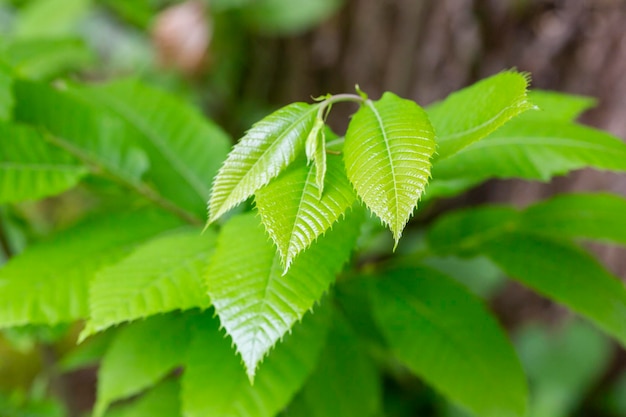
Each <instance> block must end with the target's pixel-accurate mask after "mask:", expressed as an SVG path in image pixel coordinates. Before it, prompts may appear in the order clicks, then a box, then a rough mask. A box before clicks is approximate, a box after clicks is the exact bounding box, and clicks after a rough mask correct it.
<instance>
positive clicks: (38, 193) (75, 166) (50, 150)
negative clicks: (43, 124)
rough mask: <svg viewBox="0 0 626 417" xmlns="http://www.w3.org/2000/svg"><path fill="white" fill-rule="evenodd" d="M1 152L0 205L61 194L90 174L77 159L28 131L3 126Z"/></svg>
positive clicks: (0, 132)
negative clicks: (0, 191)
mask: <svg viewBox="0 0 626 417" xmlns="http://www.w3.org/2000/svg"><path fill="white" fill-rule="evenodd" d="M0 151H1V152H0V189H1V190H2V193H1V194H0V204H2V203H15V202H18V201H24V200H34V199H38V198H43V197H47V196H51V195H55V194H59V193H61V192H63V191H65V190H68V189H70V188H72V187H74V186H75V185H76V184H77V183H78V181H80V179H81V178H82V177H83V176H84V175H85V174H87V168H86V167H84V166H82V165H81V164H80V163H79V162H78V161H76V159H75V158H73V157H72V156H70V155H68V154H67V153H65V152H63V151H61V150H60V149H58V148H55V147H53V146H52V145H50V144H48V143H47V142H45V141H44V139H43V138H42V137H41V135H40V134H39V133H38V132H37V131H35V130H32V129H28V128H26V127H21V126H17V125H11V124H8V123H4V122H0Z"/></svg>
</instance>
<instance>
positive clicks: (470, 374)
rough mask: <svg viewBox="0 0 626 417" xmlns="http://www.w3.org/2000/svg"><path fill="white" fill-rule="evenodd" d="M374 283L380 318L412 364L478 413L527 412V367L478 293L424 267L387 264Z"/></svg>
mask: <svg viewBox="0 0 626 417" xmlns="http://www.w3.org/2000/svg"><path fill="white" fill-rule="evenodd" d="M376 284H377V285H376V287H375V291H374V297H373V298H374V307H375V309H374V315H375V317H376V319H377V321H378V326H379V328H380V329H381V331H382V332H383V334H384V335H385V336H386V338H387V341H388V342H389V345H390V346H391V349H392V351H393V352H394V354H395V355H396V356H397V357H398V358H399V359H400V360H401V361H402V362H403V363H404V364H406V365H407V366H408V367H409V369H411V371H413V372H414V373H415V374H416V375H418V376H420V377H422V378H423V379H424V380H425V381H426V382H427V383H429V384H431V385H432V386H434V387H435V388H436V389H437V390H438V391H440V392H442V393H443V394H444V395H446V396H447V397H448V398H450V399H451V400H452V401H454V402H457V403H458V404H460V405H462V406H464V407H465V408H467V409H469V410H471V411H473V412H474V413H475V414H476V415H478V416H482V417H505V416H519V417H522V416H524V415H525V411H526V401H527V387H526V380H525V377H524V373H523V371H522V369H521V366H520V364H519V361H518V359H517V357H516V355H515V352H514V350H513V347H512V346H511V345H510V343H509V341H508V339H507V337H506V335H505V333H504V332H503V331H502V329H501V328H500V327H499V325H498V322H497V321H496V319H495V318H494V317H493V316H492V315H491V314H490V313H489V311H488V310H487V309H486V307H485V306H483V304H482V303H481V302H480V301H479V300H478V299H475V298H474V297H473V296H472V295H471V294H470V293H469V292H467V291H466V290H465V289H463V288H462V287H461V286H460V285H459V284H457V283H455V282H454V281H452V280H451V279H450V278H448V277H446V276H445V275H443V274H441V273H439V272H436V271H434V270H431V269H428V268H424V267H419V268H411V269H398V270H391V271H386V272H385V275H384V277H381V278H379V279H378V280H377V282H376Z"/></svg>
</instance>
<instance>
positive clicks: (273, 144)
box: [209, 103, 319, 223]
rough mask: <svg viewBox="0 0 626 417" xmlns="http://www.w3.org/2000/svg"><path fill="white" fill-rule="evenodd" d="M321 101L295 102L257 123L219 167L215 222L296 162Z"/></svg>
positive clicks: (214, 196)
mask: <svg viewBox="0 0 626 417" xmlns="http://www.w3.org/2000/svg"><path fill="white" fill-rule="evenodd" d="M318 107H319V104H314V105H312V104H306V103H293V104H290V105H288V106H286V107H283V108H282V109H279V110H277V111H275V112H274V113H272V114H270V115H269V116H267V117H266V118H265V119H263V120H261V121H260V122H257V123H256V124H255V125H254V126H253V127H252V129H250V130H249V131H248V132H247V133H246V135H245V136H244V137H243V138H242V139H241V141H240V142H239V143H238V144H237V145H235V147H234V148H233V150H232V151H231V152H230V154H229V155H228V159H227V160H226V162H224V165H222V167H221V168H220V170H219V173H218V175H217V177H216V178H215V183H214V184H213V194H212V195H211V200H210V201H209V223H211V222H214V221H215V220H217V219H218V218H219V217H220V216H222V215H223V214H224V213H226V212H227V211H228V210H230V209H231V208H233V207H235V206H236V205H237V204H239V203H241V202H242V201H244V200H246V199H247V198H248V197H250V196H251V195H252V194H254V193H255V192H256V191H257V190H258V189H259V188H261V187H263V186H264V185H267V183H269V182H270V180H271V179H273V178H275V177H276V176H277V175H278V174H280V172H281V171H282V170H283V169H285V168H286V167H287V165H289V164H290V163H291V162H293V161H294V160H295V158H296V156H297V155H298V154H299V153H300V152H302V150H303V149H304V143H305V141H306V137H307V135H308V134H309V132H310V131H311V129H313V125H314V123H315V117H316V115H317V110H318Z"/></svg>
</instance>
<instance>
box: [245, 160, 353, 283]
mask: <svg viewBox="0 0 626 417" xmlns="http://www.w3.org/2000/svg"><path fill="white" fill-rule="evenodd" d="M316 171H317V168H316V167H315V164H309V165H307V164H306V162H305V161H304V159H303V158H301V159H299V160H297V161H296V162H294V164H293V165H292V166H291V167H289V168H288V169H287V170H286V171H285V172H283V173H282V174H281V175H279V176H278V178H276V179H275V180H274V181H272V182H270V183H269V184H268V185H266V186H265V187H263V188H261V189H260V190H258V191H257V193H256V197H255V203H256V207H257V209H258V211H259V214H260V215H261V221H262V222H263V225H264V226H265V229H266V230H267V232H268V234H269V235H270V237H271V238H272V240H273V241H274V243H275V244H276V246H277V248H278V251H279V253H280V255H281V259H282V262H283V265H284V267H285V271H287V270H288V269H289V267H290V266H291V263H292V262H293V260H294V259H295V258H296V256H297V255H298V254H299V253H301V252H302V251H304V250H305V249H307V248H308V247H309V246H310V245H311V244H312V243H313V242H314V241H315V240H316V239H317V238H318V237H319V236H321V235H323V234H324V233H326V231H327V230H328V229H330V228H331V227H332V226H333V224H334V223H335V222H337V221H338V220H339V219H340V218H341V217H342V216H343V215H344V214H345V212H346V210H348V208H349V207H351V206H352V204H353V203H354V202H355V200H356V195H355V194H354V191H353V189H352V185H350V182H349V181H348V178H347V177H346V174H345V171H344V168H343V161H342V158H341V157H340V156H339V155H329V156H328V173H327V174H328V175H327V178H326V181H327V183H328V185H327V187H326V190H325V192H324V193H323V195H322V196H321V198H320V197H319V196H318V192H319V186H318V185H317V184H316Z"/></svg>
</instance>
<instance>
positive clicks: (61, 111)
mask: <svg viewBox="0 0 626 417" xmlns="http://www.w3.org/2000/svg"><path fill="white" fill-rule="evenodd" d="M14 91H15V96H16V105H15V118H16V119H17V120H19V121H22V122H25V123H30V124H33V125H36V126H39V127H43V128H45V129H46V130H47V131H49V132H50V133H51V134H52V136H51V137H50V138H49V139H50V140H51V141H52V142H53V143H55V144H57V145H60V146H61V147H64V148H66V149H68V150H70V151H71V153H73V154H75V155H80V156H81V157H82V158H83V159H86V160H88V161H89V162H91V163H93V164H94V165H96V166H98V167H103V168H104V169H106V170H108V171H109V172H111V173H113V174H114V175H116V176H117V177H119V178H121V179H123V180H124V181H126V182H128V183H130V184H137V183H139V181H140V179H141V176H142V175H143V173H144V172H145V171H146V169H147V168H148V159H147V157H146V155H145V154H144V153H143V152H142V151H140V150H139V149H137V148H136V147H132V143H133V141H132V140H129V136H128V134H129V132H128V131H127V129H125V126H124V124H123V123H122V122H121V121H120V120H116V119H115V118H112V117H108V116H107V115H105V114H102V112H100V111H98V109H97V108H95V107H93V106H92V105H91V104H89V103H87V102H86V101H83V100H80V99H79V98H77V97H74V96H72V95H71V94H69V93H67V92H63V91H57V90H55V89H53V88H52V87H49V86H47V85H45V84H42V83H35V82H28V81H16V82H15V88H14Z"/></svg>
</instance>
